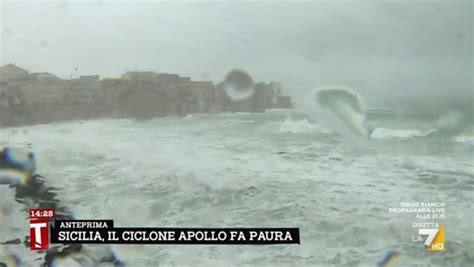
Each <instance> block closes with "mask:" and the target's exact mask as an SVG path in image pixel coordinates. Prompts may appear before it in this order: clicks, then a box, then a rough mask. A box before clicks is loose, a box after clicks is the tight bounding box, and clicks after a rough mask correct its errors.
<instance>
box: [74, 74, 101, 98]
mask: <svg viewBox="0 0 474 267" xmlns="http://www.w3.org/2000/svg"><path fill="white" fill-rule="evenodd" d="M70 96H71V98H72V102H73V103H74V104H97V103H103V102H104V101H105V99H104V92H103V90H102V85H101V83H100V77H99V75H87V76H86V75H84V76H80V77H79V79H73V80H71V87H70Z"/></svg>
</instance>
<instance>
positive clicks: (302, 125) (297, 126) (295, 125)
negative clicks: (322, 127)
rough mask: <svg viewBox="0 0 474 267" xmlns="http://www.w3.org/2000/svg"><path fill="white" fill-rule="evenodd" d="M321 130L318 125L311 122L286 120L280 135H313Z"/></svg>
mask: <svg viewBox="0 0 474 267" xmlns="http://www.w3.org/2000/svg"><path fill="white" fill-rule="evenodd" d="M318 129H319V128H318V126H317V125H315V124H313V123H311V122H309V121H308V120H306V119H304V120H298V121H293V120H291V119H286V120H285V121H284V122H283V123H282V124H281V125H280V127H279V128H278V132H280V133H312V132H315V131H317V130H318Z"/></svg>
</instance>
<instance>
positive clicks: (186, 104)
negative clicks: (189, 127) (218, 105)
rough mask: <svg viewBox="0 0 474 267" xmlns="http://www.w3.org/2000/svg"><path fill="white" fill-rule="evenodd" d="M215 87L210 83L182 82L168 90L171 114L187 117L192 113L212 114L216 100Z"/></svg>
mask: <svg viewBox="0 0 474 267" xmlns="http://www.w3.org/2000/svg"><path fill="white" fill-rule="evenodd" d="M215 91H216V90H215V86H214V84H213V83H212V82H208V81H191V82H181V83H178V84H176V85H175V86H173V87H170V88H169V90H168V95H169V96H170V101H171V103H172V105H171V109H172V110H171V113H173V114H177V115H186V114H190V113H208V112H211V110H212V106H213V103H214V100H215Z"/></svg>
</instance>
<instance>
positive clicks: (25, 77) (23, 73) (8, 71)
mask: <svg viewBox="0 0 474 267" xmlns="http://www.w3.org/2000/svg"><path fill="white" fill-rule="evenodd" d="M29 80H31V77H30V75H29V72H28V71H27V70H24V69H22V68H20V67H18V66H16V65H14V64H7V65H4V66H2V67H0V81H3V82H8V83H17V82H25V81H29Z"/></svg>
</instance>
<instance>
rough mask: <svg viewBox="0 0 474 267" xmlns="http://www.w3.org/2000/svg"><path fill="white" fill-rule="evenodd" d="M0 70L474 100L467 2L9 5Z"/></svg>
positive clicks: (4, 8) (297, 92)
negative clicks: (149, 75)
mask: <svg viewBox="0 0 474 267" xmlns="http://www.w3.org/2000/svg"><path fill="white" fill-rule="evenodd" d="M1 3H2V5H1V55H0V58H1V63H2V65H3V64H6V63H14V64H17V65H18V66H20V67H23V68H25V69H27V70H29V71H31V72H43V71H48V72H52V73H55V74H57V75H58V76H60V77H62V78H69V77H70V75H71V74H74V73H75V71H74V68H75V67H77V68H78V72H79V74H80V75H86V74H100V75H101V77H118V76H119V75H120V74H121V73H123V72H125V71H132V70H154V71H159V72H168V73H178V74H181V75H186V76H191V78H192V79H194V80H212V81H214V82H220V81H222V80H223V79H224V77H225V75H226V73H227V72H228V71H229V70H230V69H232V68H241V69H245V70H247V71H248V72H249V73H250V74H251V75H252V76H253V78H254V79H255V80H257V81H270V80H274V81H279V82H281V83H282V84H283V85H284V87H285V88H286V93H288V94H290V95H293V96H294V97H296V98H297V99H298V98H301V97H302V96H304V94H305V92H307V91H308V90H310V89H313V88H314V87H317V86H321V85H326V84H341V85H345V86H349V87H354V88H355V89H357V90H359V91H361V92H362V94H364V95H365V96H366V97H367V98H368V101H369V102H373V103H374V102H375V101H376V100H383V99H385V98H387V97H397V96H406V95H413V96H423V95H426V94H437V95H446V96H456V97H466V96H468V97H472V92H473V91H472V90H473V79H472V73H473V52H472V51H473V41H472V36H473V3H472V1H471V0H442V1H436V0H432V1H431V0H430V1H424V0H412V1H408V0H398V1H396V0H392V1H383V0H378V1H369V0H367V1H357V0H336V1H323V0H315V1H289V0H284V1H173V2H171V1H106V0H102V1H52V0H49V1H46V0H45V1H30V2H24V1H4V0H1Z"/></svg>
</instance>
